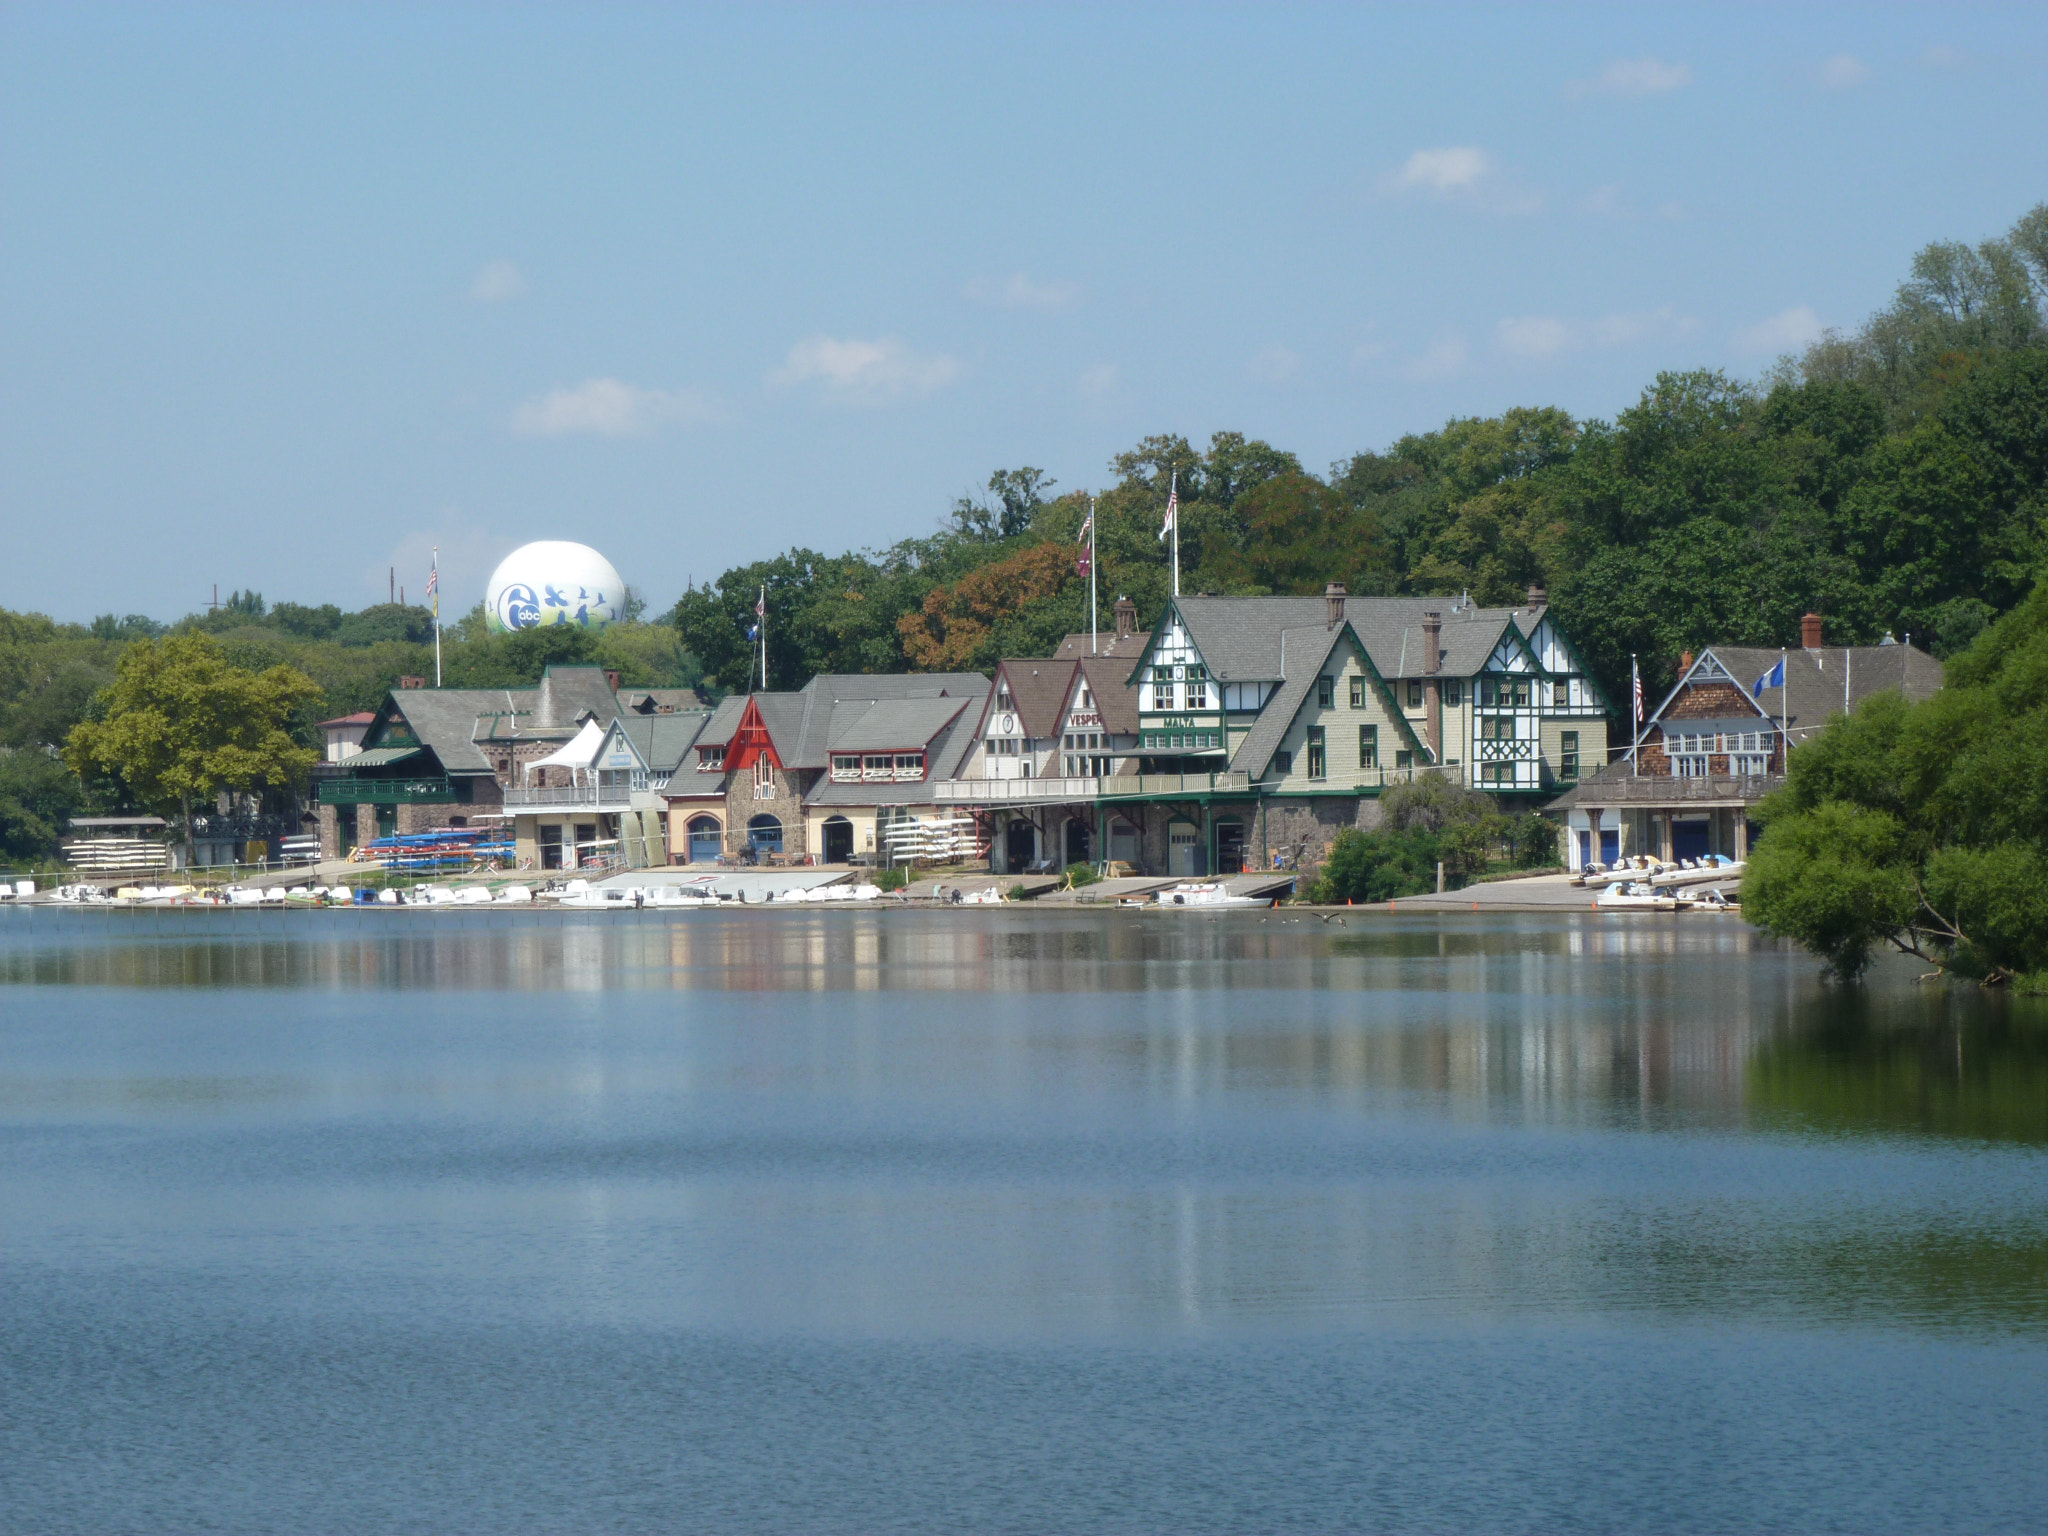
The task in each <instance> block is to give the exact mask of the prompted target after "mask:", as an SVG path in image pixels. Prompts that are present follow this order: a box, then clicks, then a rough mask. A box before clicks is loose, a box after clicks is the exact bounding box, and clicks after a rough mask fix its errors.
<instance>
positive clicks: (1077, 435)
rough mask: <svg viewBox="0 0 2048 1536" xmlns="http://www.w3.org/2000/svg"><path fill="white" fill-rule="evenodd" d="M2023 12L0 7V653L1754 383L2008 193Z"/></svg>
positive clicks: (2036, 184)
mask: <svg viewBox="0 0 2048 1536" xmlns="http://www.w3.org/2000/svg"><path fill="white" fill-rule="evenodd" d="M2043 80H2048V7H2043V6H2039V5H2005V6H1994V7H1982V8H1969V7H1961V6H1953V5H1944V6H1931V5H1930V6H1912V5H1886V6H1881V7H1854V6H1848V5H1830V6H1824V7H1812V8H1797V7H1781V6H1770V7H1756V8H1747V9H1745V8H1741V7H1734V6H1728V5H1714V6H1702V7H1697V8H1675V7H1640V6H1599V7H1582V8H1576V9H1574V8H1565V7H1555V6H1544V7H1536V6H1517V7H1510V8H1498V9H1496V8H1486V7H1476V6H1474V7H1462V8H1461V7H1435V8H1429V9H1422V8H1399V7H1392V6H1356V7H1339V6H1301V7H1292V8H1287V7H1275V6H1259V7H1230V6H1201V7H1162V8H1150V7H1100V6H1086V7H1062V6H1052V5H1017V6H1009V7H965V6H961V7H953V6H916V7H884V6H851V5H841V6H830V7H824V8H799V7H793V6H772V5H769V6H752V7H714V8H702V9H696V8H684V7H651V6H648V7H642V6H627V5H614V6H580V7H567V6H563V7H548V6H424V7H401V6H369V5H356V6H335V7H315V6H299V7H286V6H268V7H258V6H251V7H237V8H213V9H208V8H198V7H190V6H176V7H170V6H148V7H132V8H129V7H116V8H103V7H102V8H96V7H92V6H83V5H70V4H67V5H57V6H35V5H20V4H16V5H12V6H9V7H7V8H5V9H0V463H4V471H5V472H4V476H0V521H4V524H5V536H4V544H5V554H6V558H5V560H4V562H0V605H4V606H6V607H11V608H16V609H24V608H27V609H38V610H41V611H44V612H49V613H52V614H54V615H56V616H58V617H60V618H70V619H81V618H88V617H90V616H91V615H92V614H94V613H99V612H108V611H113V612H119V613H126V612H142V613H148V614H152V615H155V616H157V617H159V618H168V617H174V616H176V615H178V614H181V613H184V612H188V611H190V610H191V609H193V608H194V607H196V606H198V605H200V604H202V603H203V602H204V601H205V599H206V598H207V596H208V595H209V593H210V591H211V589H212V587H213V585H214V584H215V583H218V584H219V586H220V590H221V591H222V593H223V594H225V593H226V592H228V591H229V590H230V589H232V588H236V587H254V588H258V589H260V590H261V591H263V592H264V594H265V595H266V596H267V597H269V598H270V599H271V600H272V601H276V600H278V599H281V598H292V599H295V600H299V601H304V602H322V601H332V602H336V603H340V604H342V605H343V606H345V607H355V606H360V605H361V604H363V603H366V602H372V601H379V600H381V599H382V597H383V595H384V591H385V583H386V569H387V567H388V566H390V565H392V564H394V563H395V564H397V565H398V566H399V567H400V576H399V579H400V580H401V581H403V582H404V583H405V584H406V585H407V587H408V589H409V591H410V592H411V593H414V594H417V593H418V591H419V590H420V588H421V586H422V585H423V584H424V579H425V566H426V559H427V549H428V547H429V546H430V545H433V544H436V543H438V544H439V545H440V547H441V550H442V566H443V569H444V575H445V580H446V586H447V590H448V592H449V594H450V596H451V598H452V599H453V600H454V601H455V603H456V605H457V606H458V607H460V606H467V604H468V602H469V601H471V600H473V599H474V598H477V597H480V596H481V589H482V586H483V583H484V580H485V578H486V577H487V575H488V574H489V570H490V567H491V566H492V565H493V564H494V563H495V561H496V559H497V558H498V557H499V556H500V555H502V554H504V553H505V552H507V551H508V550H510V549H511V548H512V547H513V546H514V545H516V544H518V543H520V542H522V541H524V540H526V539H529V538H536V537H568V538H576V539H581V540H583V541H584V542H587V543H590V544H593V545H595V546H597V547H598V548H599V549H601V550H603V551H604V552H605V553H606V554H607V555H608V556H609V557H610V558H611V559H612V561H613V562H614V563H615V564H616V565H617V566H618V567H619V568H620V570H621V571H622V572H623V573H624V574H625V576H626V578H627V580H628V581H630V582H632V583H633V584H634V585H636V586H638V587H640V588H641V589H642V590H643V591H644V592H646V593H647V595H648V596H649V597H650V598H651V599H652V600H653V601H654V602H655V603H656V604H666V603H667V602H669V601H671V600H673V598H674V596H675V595H676V593H677V592H678V591H679V590H680V589H681V588H682V585H683V583H684V581H685V580H686V579H688V578H689V577H691V576H695V577H697V578H698V579H702V578H704V577H706V576H708V575H713V574H715V573H717V572H718V571H720V570H722V569H724V568H725V567H726V566H728V565H731V564H734V563H737V562H740V561H743V560H748V559H753V558H757V557H760V556H763V555H766V554H769V553H772V552H774V551H776V550H779V549H784V548H788V547H789V546H791V545H795V544H805V545H810V546H812V547H816V548H822V549H827V550H838V549H843V548H846V547H849V546H859V545H876V544H884V543H888V542H891V541H893V540H895V539H897V538H901V537H904V536H906V535H911V534H920V533H926V532H929V531H931V530H932V529H933V528H934V527H935V526H936V525H937V523H938V521H939V520H940V519H941V518H942V517H943V515H944V513H945V511H946V508H947V507H948V505H949V504H950V503H951V501H952V499H953V498H954V497H955V496H957V495H960V494H962V493H963V492H966V491H970V490H973V489H975V488H977V487H978V486H979V485H980V483H981V482H983V481H984V480H986V478H987V476H988V474H989V472H990V471H991V470H992V469H995V468H998V467H1014V466H1017V465H1022V464H1032V465H1037V466H1039V467H1041V468H1043V469H1045V470H1047V471H1048V472H1050V473H1051V474H1052V475H1053V476H1054V477H1056V479H1057V480H1058V481H1059V483H1060V486H1061V488H1063V489H1066V488H1073V487H1085V486H1090V485H1101V484H1103V483H1105V482H1106V480H1107V478H1108V476H1107V468H1106V466H1107V460H1108V459H1109V457H1110V456H1111V455H1112V454H1114V453H1116V452H1118V451H1119V450H1121V449H1123V448H1126V447H1128V446H1130V445H1131V444H1132V443H1134V442H1135V441H1137V439H1139V438H1140V437H1142V436H1145V435H1147V434H1149V433H1154V432H1179V433H1183V434H1185V435H1187V436H1188V437H1190V438H1193V439H1195V440H1196V441H1197V442H1200V441H1203V440H1206V438H1207V436H1208V434H1210V433H1211V432H1213V431H1216V430H1218V429H1225V428H1227V429H1234V430H1238V431H1243V432H1246V433H1249V434H1252V435H1255V436H1260V437H1264V438H1266V439H1268V440H1269V441H1271V442H1273V443H1275V444H1278V445H1280V446H1283V447H1286V448H1290V449H1292V450H1294V451H1295V452H1297V453H1298V454H1300V455H1301V457H1302V459H1303V461H1304V462H1305V463H1306V464H1308V465H1309V466H1310V467H1311V468H1315V469H1322V468H1324V467H1326V466H1327V465H1328V464H1329V462H1330V461H1332V460H1334V459H1337V458H1340V457H1343V456H1347V455H1349V454H1350V453H1352V452H1354V451H1356V450H1359V449H1362V448H1377V447H1383V446H1384V445H1385V444H1387V443H1388V442H1389V441H1391V440H1392V439H1394V438H1395V437H1397V436H1399V435H1400V434H1401V433H1403V432H1407V431H1413V430H1426V429H1429V428H1431V427H1435V426H1438V425H1441V424H1442V423H1443V422H1444V421H1445V420H1446V419H1447V418H1450V417H1453V416H1460V415H1470V414H1489V413H1493V412H1497V411H1499V410H1501V409H1503V408H1505V407H1507V406H1510V405H1514V404H1555V405H1561V406H1563V407H1565V408H1567V409H1569V410H1571V411H1573V412H1575V413H1578V414H1581V415H1603V416H1611V415H1612V414H1613V413H1614V412H1615V411H1616V410H1618V409H1620V408H1621V407H1623V406H1625V405H1627V404H1628V403H1629V402H1630V401H1631V400H1633V399H1634V398H1635V396H1636V394H1637V393H1638V392H1639V390H1640V389H1641V388H1642V386H1643V385H1644V384H1645V383H1646V382H1647V381H1648V380H1649V379H1650V378H1651V377H1652V376H1653V375H1654V374H1655V373H1656V372H1657V370H1659V369H1663V368H1685V367H1696V366H1711V367H1721V368H1727V369H1729V370H1731V371H1732V372H1735V373H1737V374H1743V375H1754V374H1756V373H1758V372H1759V371H1761V370H1762V369H1763V368H1764V367H1765V366H1767V365H1768V364H1769V362H1770V360H1771V358H1772V357H1773V356H1774V355H1775V354H1776V353H1778V352H1779V351H1782V350H1784V349H1785V348H1786V347H1788V346H1792V345H1796V344H1797V343H1798V342H1799V341H1801V340H1802V339H1804V338H1805V337H1806V336H1807V335H1809V334H1810V333H1811V332H1812V331H1813V330H1814V329H1815V328H1816V327H1818V326H1820V325H1853V324H1855V323H1856V322H1857V321H1858V320H1860V319H1861V318H1862V317H1863V316H1864V315H1866V314H1867V313H1869V311H1870V310H1872V309H1873V308H1875V307H1876V306H1878V305H1880V304H1882V303H1883V302H1884V301H1885V300H1886V299H1887V298H1888V296H1889V294H1890V292H1891V290H1892V288H1893V286H1894V285H1895V284H1896V283H1897V282H1898V280H1899V279H1900V277H1902V276H1903V275H1904V273H1905V271H1906V267H1907V263H1908V261H1909V260H1910V258H1911V256H1912V253H1913V252H1914V251H1915V250H1916V249H1917V248H1918V247H1920V246H1921V245H1923V244H1925V243H1926V242H1928V241H1930V240H1934V239H1940V238H1963V239H1970V240H1976V239H1981V238H1983V237H1985V236H1988V235H1993V234H1997V233H2001V232H2002V231H2004V230H2005V229H2006V228H2007V227H2008V226H2009V225H2010V224H2011V222H2012V221H2013V219H2014V218H2016V217H2017V216H2018V215H2019V214H2020V213H2021V212H2023V211H2024V210H2025V209H2026V208H2027V207H2029V206H2030V205H2032V204H2033V203H2035V202H2037V201H2039V200H2041V199H2042V198H2043V197H2048V90H2044V89H2043V88H2042V81H2043Z"/></svg>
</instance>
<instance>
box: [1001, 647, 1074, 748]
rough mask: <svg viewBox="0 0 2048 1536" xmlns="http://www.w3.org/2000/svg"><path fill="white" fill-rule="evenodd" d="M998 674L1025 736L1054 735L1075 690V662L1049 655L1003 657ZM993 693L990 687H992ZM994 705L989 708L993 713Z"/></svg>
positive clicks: (1057, 731) (1057, 732) (1056, 733)
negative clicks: (1056, 658)
mask: <svg viewBox="0 0 2048 1536" xmlns="http://www.w3.org/2000/svg"><path fill="white" fill-rule="evenodd" d="M1001 675H1002V679H1003V681H1004V682H1006V683H1008V684H1009V685H1010V699H1011V701H1012V702H1013V703H1015V704H1016V706H1017V717H1018V722H1019V723H1020V724H1021V725H1022V726H1023V727H1024V734H1025V735H1026V736H1037V737H1045V736H1056V735H1058V734H1059V729H1060V716H1061V714H1062V713H1063V712H1064V711H1065V709H1066V707H1067V699H1068V697H1069V696H1070V695H1072V693H1073V691H1074V663H1073V662H1072V661H1071V660H1055V659H1054V658H1053V657H1050V656H1006V657H1004V658H1003V664H1002V669H1001ZM990 691H991V693H993V691H994V690H993V685H991V690H990ZM994 709H995V705H994V703H993V702H991V703H990V705H989V711H990V712H991V713H992V712H993V711H994Z"/></svg>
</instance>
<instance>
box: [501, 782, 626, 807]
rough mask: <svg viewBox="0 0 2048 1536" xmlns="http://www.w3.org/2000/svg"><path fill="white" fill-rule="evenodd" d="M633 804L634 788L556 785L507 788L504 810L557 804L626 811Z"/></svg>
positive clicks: (600, 785)
mask: <svg viewBox="0 0 2048 1536" xmlns="http://www.w3.org/2000/svg"><path fill="white" fill-rule="evenodd" d="M632 803H633V791H632V790H631V789H625V788H620V787H618V786H615V785H605V784H576V785H555V786H551V787H548V788H545V789H508V790H506V791H505V809H506V810H508V811H544V810H552V809H554V808H556V807H558V806H570V807H575V808H577V809H581V810H593V811H623V810H626V809H628V808H629V807H630V806H631V805H632Z"/></svg>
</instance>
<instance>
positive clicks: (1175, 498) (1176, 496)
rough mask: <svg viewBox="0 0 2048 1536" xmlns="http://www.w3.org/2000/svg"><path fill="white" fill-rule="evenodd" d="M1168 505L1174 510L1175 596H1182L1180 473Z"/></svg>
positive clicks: (1168, 497) (1175, 477)
mask: <svg viewBox="0 0 2048 1536" xmlns="http://www.w3.org/2000/svg"><path fill="white" fill-rule="evenodd" d="M1166 504H1167V505H1168V506H1170V507H1172V508H1173V595H1174V596H1175V597H1179V596H1180V471H1179V470H1178V469H1176V470H1175V471H1174V472H1173V489H1172V490H1171V491H1169V492H1168V493H1167V501H1166Z"/></svg>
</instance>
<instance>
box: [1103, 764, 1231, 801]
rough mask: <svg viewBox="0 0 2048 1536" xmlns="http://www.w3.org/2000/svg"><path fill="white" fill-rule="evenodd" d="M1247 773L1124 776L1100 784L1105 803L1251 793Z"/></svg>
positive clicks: (1224, 772) (1108, 779) (1221, 772)
mask: <svg viewBox="0 0 2048 1536" xmlns="http://www.w3.org/2000/svg"><path fill="white" fill-rule="evenodd" d="M1251 788H1252V776H1251V775H1250V774H1248V773H1231V772H1227V771H1219V772H1216V773H1125V774H1118V775H1116V776H1115V777H1113V778H1107V779H1104V780H1103V781H1102V794H1103V798H1104V799H1106V800H1120V799H1125V798H1129V797H1132V796H1145V797H1148V798H1156V797H1158V796H1161V795H1208V794H1226V795H1227V794H1250V793H1251Z"/></svg>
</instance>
